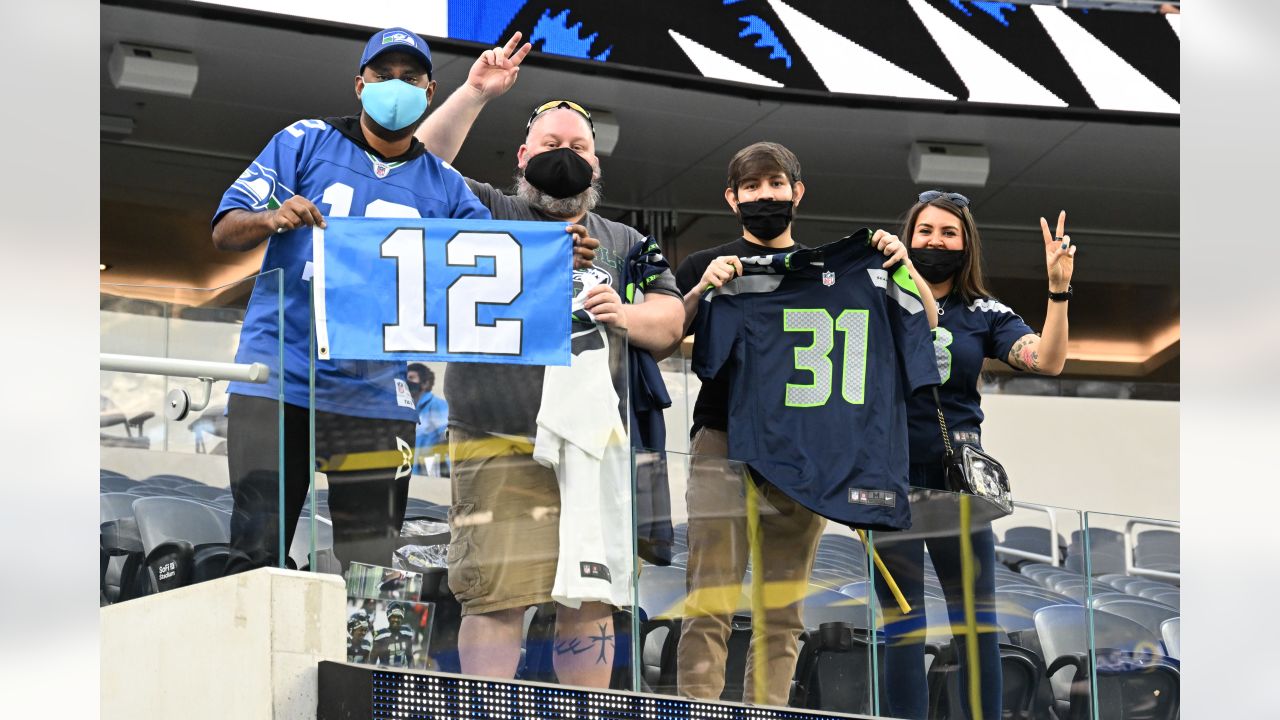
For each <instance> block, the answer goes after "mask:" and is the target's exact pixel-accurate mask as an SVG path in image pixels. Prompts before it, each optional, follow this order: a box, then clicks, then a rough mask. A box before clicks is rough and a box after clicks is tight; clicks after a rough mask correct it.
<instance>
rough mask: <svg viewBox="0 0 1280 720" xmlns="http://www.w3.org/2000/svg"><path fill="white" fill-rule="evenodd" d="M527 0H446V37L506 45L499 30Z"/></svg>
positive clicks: (501, 29)
mask: <svg viewBox="0 0 1280 720" xmlns="http://www.w3.org/2000/svg"><path fill="white" fill-rule="evenodd" d="M527 3H528V0H449V37H451V38H454V39H457V40H471V41H473V42H482V43H487V44H490V45H496V44H498V43H502V42H506V40H507V39H506V38H504V37H502V31H503V30H505V29H506V28H507V25H509V24H511V19H512V18H514V17H515V16H516V13H518V12H520V9H521V8H523V7H524V6H525V4H527Z"/></svg>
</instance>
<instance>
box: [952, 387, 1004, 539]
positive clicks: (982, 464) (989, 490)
mask: <svg viewBox="0 0 1280 720" xmlns="http://www.w3.org/2000/svg"><path fill="white" fill-rule="evenodd" d="M933 401H934V403H936V404H937V406H938V425H939V426H940V427H941V428H942V446H943V447H944V448H945V449H946V457H945V458H944V460H943V463H944V467H945V470H946V474H947V489H948V490H950V491H952V492H957V493H966V494H968V495H976V496H978V497H980V498H984V499H986V500H988V501H990V502H991V503H992V504H993V505H995V506H996V507H998V508H1000V509H1001V510H1002V511H1004V514H1005V515H1008V514H1010V513H1012V512H1013V497H1012V496H1011V495H1010V493H1009V474H1008V473H1006V472H1005V470H1004V466H1003V465H1001V464H1000V462H999V461H998V460H996V459H995V458H993V457H991V456H990V455H988V454H986V453H984V452H982V451H981V450H979V449H977V448H975V447H973V446H972V445H962V446H960V452H958V453H957V452H955V451H954V450H953V449H952V447H951V433H950V432H948V431H947V418H946V417H944V416H943V414H942V399H941V398H940V397H938V388H937V386H935V387H934V388H933Z"/></svg>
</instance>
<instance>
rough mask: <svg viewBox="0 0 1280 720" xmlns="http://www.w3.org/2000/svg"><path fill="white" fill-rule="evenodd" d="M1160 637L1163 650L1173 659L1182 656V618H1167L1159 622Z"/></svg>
mask: <svg viewBox="0 0 1280 720" xmlns="http://www.w3.org/2000/svg"><path fill="white" fill-rule="evenodd" d="M1160 639H1161V640H1163V641H1164V651H1165V652H1166V653H1168V655H1169V657H1171V658H1174V659H1181V658H1182V618H1169V619H1168V620H1165V621H1164V622H1162V623H1160Z"/></svg>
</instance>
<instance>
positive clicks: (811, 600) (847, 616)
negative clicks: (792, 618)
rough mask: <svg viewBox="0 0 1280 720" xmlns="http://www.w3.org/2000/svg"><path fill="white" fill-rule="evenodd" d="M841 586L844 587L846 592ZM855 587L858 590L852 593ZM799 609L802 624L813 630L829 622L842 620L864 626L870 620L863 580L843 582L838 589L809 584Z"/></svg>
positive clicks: (852, 624) (848, 623)
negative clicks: (800, 609)
mask: <svg viewBox="0 0 1280 720" xmlns="http://www.w3.org/2000/svg"><path fill="white" fill-rule="evenodd" d="M845 588H848V591H847V592H845ZM859 590H860V591H861V593H860V594H856V593H859ZM802 608H803V617H804V626H805V628H806V629H808V630H817V629H818V628H819V627H821V626H822V625H823V624H825V623H830V622H843V623H845V624H847V625H848V626H849V627H852V628H867V627H869V626H870V623H871V621H872V617H871V609H870V608H869V607H868V606H867V583H866V581H865V580H864V581H862V582H854V583H849V584H846V585H844V586H842V587H841V589H840V590H830V589H827V588H822V587H818V586H814V585H810V586H809V594H808V595H806V596H805V598H804V601H803V606H802Z"/></svg>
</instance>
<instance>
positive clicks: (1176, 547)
mask: <svg viewBox="0 0 1280 720" xmlns="http://www.w3.org/2000/svg"><path fill="white" fill-rule="evenodd" d="M1133 564H1134V566H1135V567H1139V568H1146V569H1150V570H1163V571H1165V572H1180V571H1181V565H1182V534H1181V533H1180V532H1178V531H1175V530H1146V531H1143V532H1140V533H1138V539H1137V542H1135V543H1134V546H1133Z"/></svg>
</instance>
